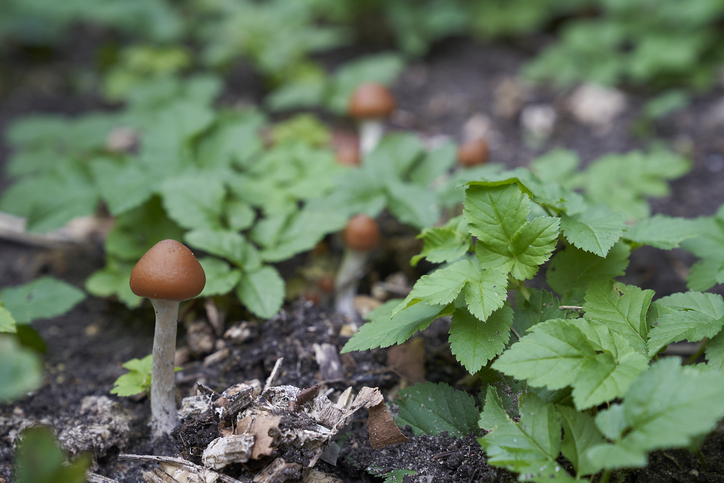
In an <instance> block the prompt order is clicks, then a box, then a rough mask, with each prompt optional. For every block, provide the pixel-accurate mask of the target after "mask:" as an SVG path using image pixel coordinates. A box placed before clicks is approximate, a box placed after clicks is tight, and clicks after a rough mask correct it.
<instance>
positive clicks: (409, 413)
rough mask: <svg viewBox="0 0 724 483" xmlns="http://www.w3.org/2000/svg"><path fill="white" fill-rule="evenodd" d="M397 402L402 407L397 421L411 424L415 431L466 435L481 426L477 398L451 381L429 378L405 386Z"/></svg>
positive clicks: (400, 423)
mask: <svg viewBox="0 0 724 483" xmlns="http://www.w3.org/2000/svg"><path fill="white" fill-rule="evenodd" d="M399 394H400V397H399V398H398V399H397V400H395V403H396V404H397V405H398V406H399V407H400V412H399V415H398V416H397V417H396V418H395V422H396V423H397V424H398V425H399V426H404V425H408V426H410V427H411V428H412V431H413V432H414V433H415V435H417V436H419V435H421V434H427V435H430V436H437V435H438V434H440V433H442V432H443V431H447V434H448V436H451V437H454V438H462V437H463V436H465V435H467V434H470V433H471V432H474V431H476V430H477V429H478V424H477V423H478V416H479V414H478V409H477V408H476V407H475V399H474V398H473V397H472V396H471V395H470V394H468V393H465V392H462V391H458V390H456V389H454V388H452V387H450V386H448V385H447V384H435V383H432V382H426V383H423V384H415V385H414V386H411V387H408V388H406V389H402V390H401V391H400V393H399Z"/></svg>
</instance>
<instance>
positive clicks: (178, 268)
mask: <svg viewBox="0 0 724 483" xmlns="http://www.w3.org/2000/svg"><path fill="white" fill-rule="evenodd" d="M130 284H131V291H132V292H133V293H135V294H136V295H138V296H139V297H147V298H150V299H159V300H175V301H178V302H181V301H183V300H188V299H192V298H194V297H196V296H197V295H198V294H200V293H201V291H202V290H203V289H204V285H206V274H204V269H203V268H201V264H200V263H199V261H198V260H196V257H194V254H193V253H191V250H189V249H188V248H187V247H186V246H185V245H182V244H181V243H179V242H177V241H176V240H162V241H160V242H158V243H156V244H155V245H154V246H152V247H151V248H150V249H149V250H148V251H147V252H146V253H145V254H144V255H143V256H142V257H141V259H140V260H139V261H138V263H137V264H136V266H135V267H133V271H132V272H131V282H130Z"/></svg>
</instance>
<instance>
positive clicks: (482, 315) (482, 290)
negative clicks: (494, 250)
mask: <svg viewBox="0 0 724 483" xmlns="http://www.w3.org/2000/svg"><path fill="white" fill-rule="evenodd" d="M473 267H474V266H473ZM507 289H508V277H507V276H506V274H505V273H503V272H500V271H498V270H495V269H488V270H479V269H477V270H474V272H473V273H471V274H469V275H468V281H467V283H466V284H465V286H464V287H463V294H464V295H465V302H466V303H467V304H468V310H469V311H470V313H471V314H473V315H474V316H476V317H477V318H478V319H480V320H483V321H485V320H487V319H488V317H489V316H490V314H492V313H493V312H495V311H496V310H498V309H499V308H501V307H502V306H503V304H504V303H505V301H506V299H507V298H508V290H507ZM509 325H510V324H509Z"/></svg>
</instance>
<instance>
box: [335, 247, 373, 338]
mask: <svg viewBox="0 0 724 483" xmlns="http://www.w3.org/2000/svg"><path fill="white" fill-rule="evenodd" d="M367 258H368V252H361V251H358V250H352V249H351V248H349V247H348V248H346V249H345V250H344V255H343V257H342V263H341V264H340V265H339V270H337V278H336V279H335V281H334V310H335V311H337V312H339V313H340V314H344V315H346V316H347V318H349V320H350V321H351V322H352V326H353V328H356V327H357V312H356V311H355V310H354V298H355V296H356V295H357V286H358V285H359V280H360V278H362V274H363V273H364V268H365V265H367Z"/></svg>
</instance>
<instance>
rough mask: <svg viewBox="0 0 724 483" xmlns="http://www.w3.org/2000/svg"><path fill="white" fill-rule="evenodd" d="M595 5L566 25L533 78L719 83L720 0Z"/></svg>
mask: <svg viewBox="0 0 724 483" xmlns="http://www.w3.org/2000/svg"><path fill="white" fill-rule="evenodd" d="M654 4H655V6H656V8H651V7H652V5H654ZM595 6H596V7H597V9H598V15H597V16H594V17H581V18H576V17H572V18H570V19H568V21H567V22H564V23H563V26H562V28H561V34H560V41H559V42H558V43H554V44H553V45H552V46H551V47H549V48H548V49H547V50H545V51H544V52H543V53H542V54H541V55H539V56H538V57H537V58H536V59H535V60H534V61H533V62H532V63H531V64H530V65H529V66H528V67H527V68H526V71H527V74H528V75H529V76H531V77H533V78H537V79H550V80H554V81H556V82H558V83H561V84H570V83H573V82H578V81H583V80H586V81H589V82H596V83H599V84H603V85H615V84H619V83H621V82H632V83H637V84H647V85H649V86H657V85H658V86H666V85H671V84H679V85H685V86H688V87H693V88H702V87H708V86H710V85H712V83H713V82H714V80H715V78H716V69H717V66H718V65H719V63H720V62H721V59H722V56H724V51H723V50H722V48H721V45H720V43H719V42H718V35H717V32H716V28H717V27H716V25H717V22H718V21H719V20H720V19H721V18H722V15H724V5H722V4H721V2H719V1H717V0H701V1H698V2H696V5H691V6H687V7H684V6H683V5H682V4H680V3H679V2H676V1H675V0H673V1H671V0H667V1H664V2H650V1H648V0H640V1H636V2H622V1H618V0H599V1H597V2H595Z"/></svg>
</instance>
